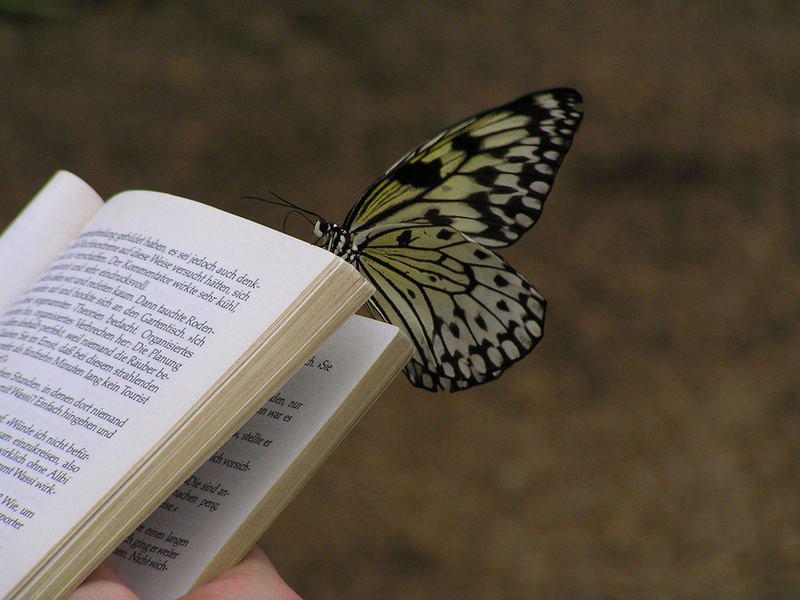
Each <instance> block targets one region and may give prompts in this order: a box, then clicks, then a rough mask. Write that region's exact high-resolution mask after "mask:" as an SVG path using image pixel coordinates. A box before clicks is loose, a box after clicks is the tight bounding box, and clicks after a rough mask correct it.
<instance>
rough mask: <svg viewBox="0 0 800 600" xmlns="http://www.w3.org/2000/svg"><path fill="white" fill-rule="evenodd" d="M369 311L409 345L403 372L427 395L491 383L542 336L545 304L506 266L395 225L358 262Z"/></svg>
mask: <svg viewBox="0 0 800 600" xmlns="http://www.w3.org/2000/svg"><path fill="white" fill-rule="evenodd" d="M357 264H358V266H359V268H360V270H361V271H362V273H364V275H366V277H367V278H368V279H369V280H370V281H371V282H372V283H373V285H375V287H376V290H377V291H376V293H375V295H374V296H373V299H372V304H373V306H374V308H375V309H376V310H377V312H378V313H379V314H380V315H381V316H382V317H383V318H385V319H387V320H389V321H391V322H394V323H400V324H402V325H403V326H404V327H405V329H406V330H407V331H408V333H409V335H410V337H411V338H412V340H414V342H415V345H416V349H417V352H416V355H415V357H414V362H413V363H412V364H411V365H409V367H408V368H407V370H406V373H407V374H408V375H409V377H410V378H411V379H412V382H413V383H415V384H416V385H420V386H421V387H426V388H428V389H447V390H454V389H461V388H465V387H469V386H472V385H475V384H477V383H482V382H484V381H488V380H490V379H494V378H495V377H497V375H499V374H500V373H501V372H502V371H503V370H505V369H506V368H507V367H508V366H509V365H511V364H512V363H513V362H515V361H517V360H519V359H520V358H522V357H523V356H525V355H526V354H527V353H528V352H530V350H531V349H532V348H533V346H534V345H535V344H536V342H538V340H539V339H540V338H541V336H542V327H543V323H544V310H545V302H544V299H543V298H542V297H541V296H540V295H539V294H538V293H537V292H536V290H534V289H533V287H532V286H531V285H530V284H529V283H528V282H527V281H525V279H524V278H523V277H522V276H521V275H519V273H517V272H516V271H515V270H514V269H512V268H511V267H510V266H509V265H508V263H506V262H505V261H504V260H503V259H502V258H500V257H499V256H498V255H497V254H495V253H494V252H492V251H491V250H488V249H486V248H483V247H481V246H480V245H479V244H476V243H475V242H473V241H471V240H470V239H469V238H467V237H465V236H464V235H463V234H461V233H460V232H458V231H456V230H455V229H453V228H452V227H448V226H430V225H427V226H426V225H410V226H405V225H400V226H398V227H396V228H393V229H387V230H384V231H383V232H382V233H380V234H378V235H376V236H375V237H374V238H372V239H370V243H369V246H367V247H365V248H364V249H363V250H362V252H361V254H360V256H359V259H358V262H357Z"/></svg>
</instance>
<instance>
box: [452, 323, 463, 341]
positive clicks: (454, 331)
mask: <svg viewBox="0 0 800 600" xmlns="http://www.w3.org/2000/svg"><path fill="white" fill-rule="evenodd" d="M450 333H452V334H453V337H456V338H457V337H460V336H461V329H460V328H459V327H458V324H456V323H450Z"/></svg>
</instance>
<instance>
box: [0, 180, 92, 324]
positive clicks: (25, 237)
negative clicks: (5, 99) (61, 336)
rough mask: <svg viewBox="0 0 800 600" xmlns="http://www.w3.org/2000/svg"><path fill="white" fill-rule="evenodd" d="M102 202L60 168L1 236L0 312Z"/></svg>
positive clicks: (85, 186) (77, 230)
mask: <svg viewBox="0 0 800 600" xmlns="http://www.w3.org/2000/svg"><path fill="white" fill-rule="evenodd" d="M102 206H103V199H102V198H101V197H100V196H98V195H97V193H96V192H95V191H94V190H93V189H92V188H90V187H89V186H88V185H87V184H86V183H84V181H83V180H82V179H80V178H79V177H76V176H75V175H73V174H72V173H69V172H67V171H59V172H57V173H56V174H55V175H53V177H52V178H51V179H50V181H48V182H47V183H46V184H45V186H44V187H43V188H42V189H41V190H40V191H39V193H38V194H36V196H35V197H34V199H33V200H31V202H30V203H29V204H28V206H27V207H26V208H25V210H23V211H22V212H21V213H20V214H19V215H17V218H16V219H14V221H12V222H11V224H10V225H9V226H8V227H7V228H6V229H5V231H4V232H3V234H2V236H0V274H2V278H3V283H2V285H0V314H2V313H3V312H4V311H5V310H6V309H7V308H8V307H9V306H10V305H11V303H12V302H13V301H14V300H15V299H16V298H17V296H19V295H20V294H21V293H22V292H24V291H25V290H26V289H27V288H28V286H30V285H31V284H32V283H33V280H34V279H36V277H37V276H38V275H39V273H41V272H42V271H43V270H44V268H45V267H46V266H47V265H48V264H50V262H51V261H52V260H53V259H54V258H55V257H56V255H57V254H58V253H59V252H61V250H63V249H64V247H66V245H67V244H68V243H69V241H70V240H71V239H72V238H73V237H75V235H76V234H77V233H78V232H79V231H80V230H81V229H82V228H83V226H84V225H86V222H87V221H88V220H89V219H90V218H92V217H93V216H94V215H95V214H96V213H97V211H98V210H100V209H101V208H102Z"/></svg>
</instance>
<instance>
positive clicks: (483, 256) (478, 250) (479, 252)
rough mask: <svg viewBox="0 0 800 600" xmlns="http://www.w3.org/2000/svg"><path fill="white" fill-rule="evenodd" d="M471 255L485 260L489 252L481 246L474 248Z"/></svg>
mask: <svg viewBox="0 0 800 600" xmlns="http://www.w3.org/2000/svg"><path fill="white" fill-rule="evenodd" d="M473 255H474V256H475V258H477V259H478V260H486V259H487V258H489V253H488V252H486V250H483V249H481V248H475V252H473Z"/></svg>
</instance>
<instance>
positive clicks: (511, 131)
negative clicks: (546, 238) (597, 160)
mask: <svg viewBox="0 0 800 600" xmlns="http://www.w3.org/2000/svg"><path fill="white" fill-rule="evenodd" d="M580 103H581V97H580V94H578V92H576V91H574V90H570V89H565V88H560V89H553V90H547V91H543V92H537V93H534V94H530V95H527V96H523V97H521V98H519V99H517V100H515V101H514V102H510V103H508V104H506V105H504V106H501V107H498V108H496V109H493V110H489V111H486V112H483V113H480V114H478V115H475V116H473V117H470V118H469V119H466V120H464V121H462V122H460V123H458V124H456V125H453V126H452V127H450V128H448V129H445V130H444V131H443V132H441V133H440V134H438V135H437V136H435V137H434V138H433V139H431V140H429V141H428V142H426V143H425V144H423V145H422V146H420V147H419V148H417V149H416V150H413V151H412V152H409V153H408V154H407V155H406V156H404V157H403V158H402V159H400V160H399V161H398V162H397V163H395V165H394V166H392V167H391V168H390V169H389V170H388V171H387V173H386V175H384V176H383V177H382V178H380V179H379V180H378V181H376V182H375V183H373V184H372V185H371V186H370V187H369V188H368V189H367V190H366V192H364V194H363V195H362V196H361V198H360V199H359V201H358V202H357V203H356V204H355V206H354V207H353V209H352V210H351V211H350V212H349V213H348V215H347V218H346V219H345V221H344V223H343V225H342V226H343V228H344V229H347V230H348V231H350V232H352V233H355V232H357V231H359V230H368V229H371V228H375V227H378V226H380V225H382V224H387V223H428V224H433V225H450V226H451V227H453V228H455V229H457V230H458V231H461V232H462V233H464V234H466V235H468V236H469V237H470V238H471V239H473V240H474V241H476V242H478V243H479V244H482V245H484V246H487V247H502V246H507V245H509V244H512V243H514V242H515V241H516V240H517V239H519V237H520V235H522V234H523V233H524V232H525V231H527V230H528V229H529V228H530V227H532V226H533V224H534V223H536V221H537V220H538V218H539V215H540V214H541V210H542V206H543V204H544V201H545V198H546V197H547V195H548V194H549V192H550V189H551V188H552V185H553V181H554V178H555V176H556V173H557V171H558V168H559V167H560V165H561V162H562V161H563V159H564V156H565V155H566V153H567V150H568V149H569V147H570V144H571V142H572V137H573V135H574V133H575V131H576V129H577V127H578V125H579V123H580V120H581V112H580V109H579V105H580Z"/></svg>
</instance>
